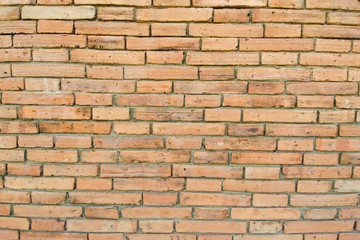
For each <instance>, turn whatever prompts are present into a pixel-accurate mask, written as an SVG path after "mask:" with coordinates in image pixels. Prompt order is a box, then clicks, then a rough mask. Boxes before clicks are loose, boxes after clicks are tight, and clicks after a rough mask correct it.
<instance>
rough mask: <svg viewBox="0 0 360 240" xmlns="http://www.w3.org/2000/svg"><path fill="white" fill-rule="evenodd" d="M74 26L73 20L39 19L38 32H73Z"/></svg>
mask: <svg viewBox="0 0 360 240" xmlns="http://www.w3.org/2000/svg"><path fill="white" fill-rule="evenodd" d="M73 27H74V23H73V21H63V20H39V21H38V26H37V31H38V33H72V31H73Z"/></svg>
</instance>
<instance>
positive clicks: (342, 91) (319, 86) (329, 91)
mask: <svg viewBox="0 0 360 240" xmlns="http://www.w3.org/2000/svg"><path fill="white" fill-rule="evenodd" d="M286 90H287V93H288V94H311V95H316V94H318V95H347V94H357V93H358V91H359V90H358V88H357V84H356V83H337V82H326V83H325V82H311V83H310V82H309V83H295V82H292V83H287V85H286Z"/></svg>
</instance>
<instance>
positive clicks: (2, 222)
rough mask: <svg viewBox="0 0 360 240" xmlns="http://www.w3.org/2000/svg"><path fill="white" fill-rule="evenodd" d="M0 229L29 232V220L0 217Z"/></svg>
mask: <svg viewBox="0 0 360 240" xmlns="http://www.w3.org/2000/svg"><path fill="white" fill-rule="evenodd" d="M0 227H1V228H6V229H19V230H28V229H29V227H30V224H29V220H28V219H26V218H17V217H0Z"/></svg>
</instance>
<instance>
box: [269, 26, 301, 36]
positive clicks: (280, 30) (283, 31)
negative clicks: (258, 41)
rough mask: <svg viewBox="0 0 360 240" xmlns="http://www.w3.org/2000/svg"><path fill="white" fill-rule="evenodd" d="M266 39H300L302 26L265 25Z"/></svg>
mask: <svg viewBox="0 0 360 240" xmlns="http://www.w3.org/2000/svg"><path fill="white" fill-rule="evenodd" d="M264 36H265V37H273V38H278V37H300V36H301V25H300V24H298V25H296V24H291V25H289V24H265V33H264Z"/></svg>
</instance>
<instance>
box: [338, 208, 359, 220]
mask: <svg viewBox="0 0 360 240" xmlns="http://www.w3.org/2000/svg"><path fill="white" fill-rule="evenodd" d="M359 216H360V212H359V209H352V208H342V209H340V210H339V219H355V218H359Z"/></svg>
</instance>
